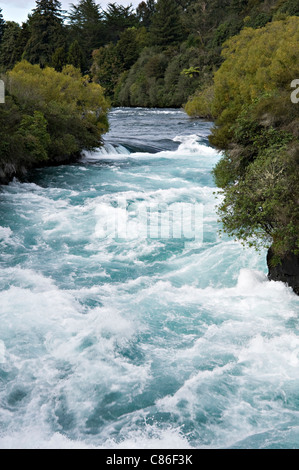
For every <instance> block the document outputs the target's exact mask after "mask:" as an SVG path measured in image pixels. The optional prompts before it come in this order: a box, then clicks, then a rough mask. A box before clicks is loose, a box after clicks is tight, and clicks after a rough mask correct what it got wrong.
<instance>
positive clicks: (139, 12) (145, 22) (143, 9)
mask: <svg viewBox="0 0 299 470" xmlns="http://www.w3.org/2000/svg"><path fill="white" fill-rule="evenodd" d="M155 11H156V3H155V0H147V1H146V2H144V1H143V2H141V3H139V5H138V7H137V8H136V16H137V19H138V21H139V23H140V24H141V26H144V27H145V28H147V29H148V28H149V27H150V25H151V22H152V19H153V15H154V13H155Z"/></svg>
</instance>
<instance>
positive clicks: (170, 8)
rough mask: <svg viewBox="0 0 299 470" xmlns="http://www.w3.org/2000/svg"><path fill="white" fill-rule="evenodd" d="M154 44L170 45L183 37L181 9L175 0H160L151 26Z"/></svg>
mask: <svg viewBox="0 0 299 470" xmlns="http://www.w3.org/2000/svg"><path fill="white" fill-rule="evenodd" d="M150 33H151V41H152V44H153V45H157V46H164V47H165V46H169V45H170V44H174V43H179V42H180V41H181V40H182V38H183V29H182V23H181V18H180V11H179V8H178V5H177V2H176V1H175V0H158V2H157V4H156V12H155V14H154V15H153V18H152V23H151V27H150Z"/></svg>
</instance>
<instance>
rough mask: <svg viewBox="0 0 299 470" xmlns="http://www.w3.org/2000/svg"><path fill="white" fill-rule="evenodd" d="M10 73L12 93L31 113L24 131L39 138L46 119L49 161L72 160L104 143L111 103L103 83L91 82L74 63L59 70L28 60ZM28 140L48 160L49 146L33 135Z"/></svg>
mask: <svg viewBox="0 0 299 470" xmlns="http://www.w3.org/2000/svg"><path fill="white" fill-rule="evenodd" d="M7 75H8V83H7V90H8V92H9V93H10V94H11V95H12V96H13V97H14V99H16V100H17V102H18V103H19V104H20V106H21V108H22V110H24V111H25V114H26V115H28V116H31V118H25V121H24V119H23V124H22V125H21V127H20V132H22V133H23V132H25V133H26V131H28V132H29V131H30V134H31V135H33V137H34V138H38V136H40V135H42V134H44V131H45V126H44V123H45V121H44V120H43V119H42V116H43V117H44V118H45V119H46V122H47V132H48V133H49V135H50V139H51V140H50V142H49V143H47V148H46V150H47V158H48V159H49V161H51V162H61V161H68V160H69V159H70V157H72V156H75V155H79V154H80V152H81V151H82V150H83V149H84V148H86V149H93V148H95V147H98V146H99V145H100V143H101V136H102V134H103V132H105V131H106V130H107V119H106V113H107V109H108V104H107V102H106V100H105V98H104V95H103V89H102V88H101V86H99V85H97V84H95V83H91V81H90V78H89V77H88V76H84V77H82V75H81V73H80V71H79V70H78V69H75V68H74V67H73V66H71V65H67V66H66V67H64V68H63V70H62V72H61V73H59V72H56V71H55V70H54V69H53V68H50V67H45V68H40V66H39V65H32V64H30V63H28V62H26V61H22V62H20V63H18V64H17V65H16V66H15V67H14V68H13V70H12V71H10V72H8V74H7ZM36 112H37V113H38V114H36ZM39 127H40V128H41V131H42V132H41V133H39V132H38V129H39ZM26 142H27V143H26V145H27V147H26V148H29V147H30V145H31V144H32V146H33V147H32V149H34V152H35V154H36V156H38V155H39V157H38V158H39V160H40V159H41V158H43V159H44V156H45V153H44V152H43V148H44V149H45V147H41V146H40V145H39V144H38V141H36V140H35V141H34V139H31V138H30V139H29V141H28V139H27V141H26Z"/></svg>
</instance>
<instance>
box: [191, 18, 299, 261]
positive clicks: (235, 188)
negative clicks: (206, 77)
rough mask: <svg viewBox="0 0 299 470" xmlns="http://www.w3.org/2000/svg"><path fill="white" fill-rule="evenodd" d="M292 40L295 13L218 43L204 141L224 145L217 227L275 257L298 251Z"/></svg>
mask: <svg viewBox="0 0 299 470" xmlns="http://www.w3.org/2000/svg"><path fill="white" fill-rule="evenodd" d="M298 46H299V18H297V17H289V18H287V19H286V20H284V21H274V22H272V23H268V24H267V25H266V26H265V27H264V28H259V29H256V30H254V29H250V28H246V29H244V30H243V31H242V32H241V33H240V34H239V35H238V36H235V37H233V38H231V39H230V40H229V41H228V42H227V43H226V46H225V49H224V51H223V55H224V59H225V60H224V62H223V64H222V66H221V67H220V69H219V70H218V71H217V72H216V74H215V79H214V92H213V95H212V103H211V107H212V114H213V115H214V117H215V118H216V127H215V129H214V131H213V135H212V136H211V138H210V141H211V143H212V144H213V145H215V146H216V147H218V148H219V149H221V150H224V151H225V153H224V156H223V158H222V159H221V160H220V161H219V163H218V164H217V166H216V167H215V169H214V176H215V180H216V183H217V185H218V186H219V187H221V188H222V191H223V196H224V199H223V202H222V203H221V204H220V206H219V214H220V216H221V219H222V222H223V227H224V230H225V231H226V232H227V233H228V234H230V235H232V236H235V237H237V238H239V239H240V240H243V241H244V242H246V243H249V244H251V245H254V246H259V245H262V246H268V247H269V246H270V245H272V248H271V249H272V253H274V256H273V259H276V261H277V260H278V259H279V258H283V257H284V256H285V255H286V254H287V253H289V252H292V253H295V254H297V255H298V254H299V240H298V230H299V206H298V200H299V193H298V191H299V166H298V155H299V140H298V135H299V126H298V123H299V114H298V107H297V106H296V105H294V104H293V103H292V102H291V99H290V83H291V81H292V80H293V77H297V76H298V75H299V65H298V64H299V52H298V51H299V47H298ZM290 51H291V53H290ZM199 98H200V99H201V100H202V99H203V97H202V94H201V96H200V97H199Z"/></svg>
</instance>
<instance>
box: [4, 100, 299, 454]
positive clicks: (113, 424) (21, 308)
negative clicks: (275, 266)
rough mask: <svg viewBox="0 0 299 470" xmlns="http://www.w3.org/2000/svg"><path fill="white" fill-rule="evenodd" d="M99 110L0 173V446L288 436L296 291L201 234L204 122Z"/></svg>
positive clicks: (213, 229) (209, 164)
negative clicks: (70, 137) (35, 159)
mask: <svg viewBox="0 0 299 470" xmlns="http://www.w3.org/2000/svg"><path fill="white" fill-rule="evenodd" d="M109 120H110V131H109V133H108V134H107V135H106V136H105V138H104V140H105V145H104V147H102V148H100V149H98V150H97V151H95V152H85V153H84V155H82V159H81V161H80V162H78V163H77V164H72V165H68V166H59V167H55V168H52V167H51V168H43V169H39V170H35V171H33V172H32V173H31V174H30V175H28V180H27V181H26V182H19V181H16V180H15V181H13V182H12V183H11V184H10V185H8V186H2V187H1V192H0V217H1V219H0V245H1V271H0V283H1V286H0V287H1V305H0V310H1V311H0V447H1V448H105V449H113V448H115V449H116V448H121V449H134V448H148V449H157V448H169V449H175V448H181V449H183V448H184V449H188V448H190V449H191V448H198V449H199V448H214V449H216V448H299V315H298V312H299V309H298V307H299V301H298V297H297V296H295V295H294V294H293V292H292V291H291V289H290V288H288V287H287V286H286V285H284V284H283V283H279V282H273V281H272V282H270V281H268V279H267V267H266V252H261V253H257V252H256V251H255V250H254V249H250V248H244V247H243V246H242V245H241V244H240V243H239V242H237V241H234V240H232V239H229V238H227V237H226V236H222V237H220V235H219V228H221V227H220V223H219V222H218V221H217V219H218V216H217V204H218V203H219V200H220V199H219V198H218V199H217V195H216V194H215V192H216V191H217V190H216V188H215V187H214V182H213V178H212V175H211V170H212V168H213V167H214V166H215V164H216V163H217V161H218V160H219V158H220V155H219V153H217V152H216V151H215V150H214V149H213V148H211V147H210V146H209V144H208V135H209V133H210V130H211V126H212V124H211V123H208V122H204V121H201V120H192V119H190V118H188V117H187V116H186V114H185V113H184V112H183V111H181V110H175V109H164V110H149V109H139V108H135V109H126V108H120V109H113V110H112V111H111V112H110V115H109ZM219 197H221V196H219Z"/></svg>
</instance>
